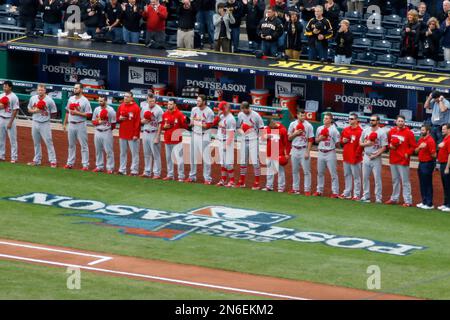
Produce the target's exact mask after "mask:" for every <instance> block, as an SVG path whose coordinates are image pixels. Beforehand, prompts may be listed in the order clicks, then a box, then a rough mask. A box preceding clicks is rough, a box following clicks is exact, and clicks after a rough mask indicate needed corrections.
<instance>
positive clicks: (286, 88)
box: [275, 81, 306, 100]
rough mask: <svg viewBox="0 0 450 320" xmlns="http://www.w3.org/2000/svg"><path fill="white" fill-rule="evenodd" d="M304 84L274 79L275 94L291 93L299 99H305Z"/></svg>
mask: <svg viewBox="0 0 450 320" xmlns="http://www.w3.org/2000/svg"><path fill="white" fill-rule="evenodd" d="M305 92H306V84H304V83H292V82H285V81H275V96H276V97H278V95H279V94H280V93H293V94H296V95H297V96H298V99H299V100H305Z"/></svg>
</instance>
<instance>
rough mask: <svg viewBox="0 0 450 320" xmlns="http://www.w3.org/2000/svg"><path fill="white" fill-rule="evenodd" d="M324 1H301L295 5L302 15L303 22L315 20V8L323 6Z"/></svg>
mask: <svg viewBox="0 0 450 320" xmlns="http://www.w3.org/2000/svg"><path fill="white" fill-rule="evenodd" d="M323 2H324V1H323V0H299V1H298V2H297V4H296V5H295V6H296V7H297V8H298V10H300V13H301V14H302V19H303V21H309V20H311V19H312V18H314V7H315V6H318V5H322V4H323Z"/></svg>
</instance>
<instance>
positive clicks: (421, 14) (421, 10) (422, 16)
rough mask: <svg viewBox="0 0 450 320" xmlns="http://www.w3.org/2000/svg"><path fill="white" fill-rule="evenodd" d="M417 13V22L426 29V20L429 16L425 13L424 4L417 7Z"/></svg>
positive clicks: (421, 3)
mask: <svg viewBox="0 0 450 320" xmlns="http://www.w3.org/2000/svg"><path fill="white" fill-rule="evenodd" d="M417 12H418V13H419V21H420V22H421V23H422V26H424V27H425V29H426V27H427V23H428V20H430V18H431V16H430V14H429V13H428V12H427V4H426V3H425V2H420V3H419V6H418V7H417Z"/></svg>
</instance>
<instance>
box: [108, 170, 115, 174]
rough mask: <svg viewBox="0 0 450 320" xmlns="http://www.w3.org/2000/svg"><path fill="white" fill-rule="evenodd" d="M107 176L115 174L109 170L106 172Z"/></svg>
mask: <svg viewBox="0 0 450 320" xmlns="http://www.w3.org/2000/svg"><path fill="white" fill-rule="evenodd" d="M106 174H114V171H112V170H108V171H106Z"/></svg>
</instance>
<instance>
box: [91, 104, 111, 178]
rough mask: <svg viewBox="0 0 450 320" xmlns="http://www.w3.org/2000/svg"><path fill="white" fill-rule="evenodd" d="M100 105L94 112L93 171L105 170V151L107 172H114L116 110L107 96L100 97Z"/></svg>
mask: <svg viewBox="0 0 450 320" xmlns="http://www.w3.org/2000/svg"><path fill="white" fill-rule="evenodd" d="M98 105H99V106H98V107H97V108H95V109H94V112H93V113H92V125H93V126H94V127H95V134H94V145H95V169H94V170H92V172H103V171H105V161H104V157H103V152H105V153H106V173H108V174H113V172H114V149H113V144H114V140H113V134H112V131H113V130H114V129H115V127H116V112H115V111H114V109H113V108H112V107H110V106H108V103H107V101H106V96H99V97H98Z"/></svg>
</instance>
